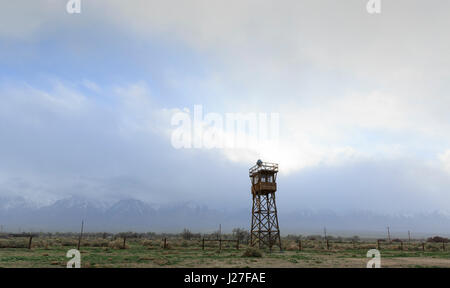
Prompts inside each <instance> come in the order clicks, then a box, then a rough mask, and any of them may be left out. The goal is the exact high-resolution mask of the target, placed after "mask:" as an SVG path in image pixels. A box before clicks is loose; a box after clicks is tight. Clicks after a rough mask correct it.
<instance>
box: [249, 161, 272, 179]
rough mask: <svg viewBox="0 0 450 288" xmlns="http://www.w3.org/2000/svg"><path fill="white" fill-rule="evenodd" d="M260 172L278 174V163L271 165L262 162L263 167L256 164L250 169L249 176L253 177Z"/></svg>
mask: <svg viewBox="0 0 450 288" xmlns="http://www.w3.org/2000/svg"><path fill="white" fill-rule="evenodd" d="M259 171H271V172H274V173H277V172H278V164H276V163H269V162H262V164H261V165H258V164H256V165H255V166H253V167H252V168H250V169H249V175H250V176H253V174H255V173H257V172H259Z"/></svg>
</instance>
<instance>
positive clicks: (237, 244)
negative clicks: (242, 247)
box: [236, 238, 239, 250]
mask: <svg viewBox="0 0 450 288" xmlns="http://www.w3.org/2000/svg"><path fill="white" fill-rule="evenodd" d="M236 249H237V250H239V238H238V239H237V241H236Z"/></svg>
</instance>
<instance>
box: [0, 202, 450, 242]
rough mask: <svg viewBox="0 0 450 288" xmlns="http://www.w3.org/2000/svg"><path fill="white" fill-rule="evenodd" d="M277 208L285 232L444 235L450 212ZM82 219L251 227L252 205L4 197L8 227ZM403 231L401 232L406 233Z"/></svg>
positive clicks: (166, 228) (123, 224) (117, 225)
mask: <svg viewBox="0 0 450 288" xmlns="http://www.w3.org/2000/svg"><path fill="white" fill-rule="evenodd" d="M278 208H279V221H280V228H281V230H282V233H283V234H314V233H315V234H320V233H322V231H323V228H324V227H327V230H328V231H329V232H330V233H333V231H336V233H338V231H341V232H342V231H344V232H345V231H347V232H346V233H347V234H358V232H370V231H372V232H373V233H379V234H380V233H384V230H385V228H386V226H390V227H391V231H393V232H392V233H393V234H394V236H393V237H396V236H395V231H398V233H400V234H401V233H403V234H404V233H405V232H407V231H408V230H411V231H413V232H423V233H429V234H441V235H448V234H449V233H450V217H449V215H448V214H446V213H445V212H442V211H432V212H429V213H421V214H411V213H407V214H396V215H384V214H377V213H373V212H370V211H347V212H339V213H338V212H335V211H332V210H323V211H320V210H313V209H303V210H297V211H290V212H289V211H283V209H280V208H282V207H278ZM82 220H84V221H85V228H86V231H91V232H103V231H108V232H119V231H139V232H144V231H154V232H179V231H181V230H182V229H183V228H189V229H191V230H192V231H198V232H212V231H215V230H217V228H218V226H219V224H222V227H223V229H224V231H225V230H227V229H228V230H231V229H232V228H236V227H241V228H248V226H249V221H250V207H249V208H248V209H235V210H230V211H224V210H217V209H211V208H208V207H207V206H204V205H203V206H202V205H199V204H196V203H192V202H185V203H178V204H171V205H155V204H150V203H147V202H144V201H141V200H137V199H122V200H119V201H117V202H114V203H112V204H109V205H108V204H107V203H106V202H102V201H99V200H93V199H85V198H82V197H76V196H75V197H69V198H65V199H60V200H58V201H55V202H54V203H52V204H50V205H47V206H43V207H38V206H33V205H32V204H30V203H28V202H27V201H26V200H25V199H20V198H17V197H16V198H6V197H2V198H0V225H3V227H4V229H5V230H8V231H13V232H16V231H18V230H19V229H20V230H21V231H40V230H42V231H60V232H67V231H78V230H79V229H80V225H81V221H82ZM369 234H370V233H369ZM400 234H399V236H398V237H401V235H403V234H401V235H400ZM416 235H417V233H416Z"/></svg>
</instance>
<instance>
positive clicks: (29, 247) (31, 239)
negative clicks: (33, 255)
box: [28, 235, 33, 249]
mask: <svg viewBox="0 0 450 288" xmlns="http://www.w3.org/2000/svg"><path fill="white" fill-rule="evenodd" d="M31 241H33V235H30V240H29V241H28V249H31Z"/></svg>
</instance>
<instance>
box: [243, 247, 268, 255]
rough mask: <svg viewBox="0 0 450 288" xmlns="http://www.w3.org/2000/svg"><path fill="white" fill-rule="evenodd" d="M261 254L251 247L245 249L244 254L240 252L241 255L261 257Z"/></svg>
mask: <svg viewBox="0 0 450 288" xmlns="http://www.w3.org/2000/svg"><path fill="white" fill-rule="evenodd" d="M262 256H263V254H262V252H261V251H260V250H258V249H256V248H253V247H249V248H247V249H245V251H244V254H242V257H262Z"/></svg>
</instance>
